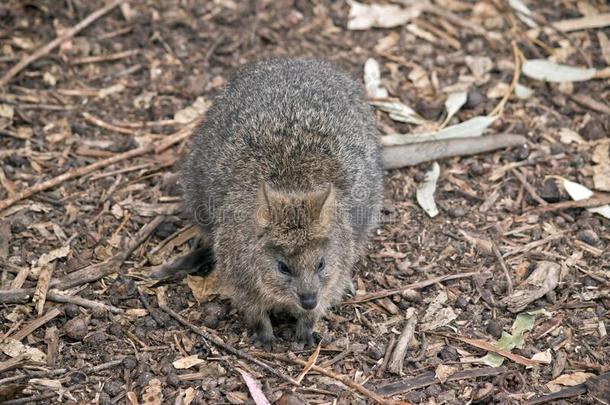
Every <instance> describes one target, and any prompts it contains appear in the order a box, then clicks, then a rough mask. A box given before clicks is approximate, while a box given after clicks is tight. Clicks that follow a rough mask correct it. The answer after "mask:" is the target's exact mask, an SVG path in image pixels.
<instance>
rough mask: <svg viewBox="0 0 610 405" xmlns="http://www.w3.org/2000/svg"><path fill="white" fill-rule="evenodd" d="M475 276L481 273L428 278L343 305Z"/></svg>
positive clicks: (377, 292)
mask: <svg viewBox="0 0 610 405" xmlns="http://www.w3.org/2000/svg"><path fill="white" fill-rule="evenodd" d="M477 274H481V273H480V272H478V271H472V272H469V273H459V274H447V275H444V276H439V277H433V278H429V279H428V280H424V281H418V282H417V283H412V284H406V285H403V286H402V287H399V288H393V289H391V290H382V291H376V292H372V293H368V294H363V295H356V296H355V297H354V298H352V299H349V300H347V301H345V302H344V304H359V303H361V302H367V301H372V300H376V299H379V298H384V297H389V296H390V295H394V294H401V293H402V292H403V291H405V290H416V289H419V288H425V287H428V286H430V285H433V284H436V283H441V282H443V281H449V280H457V279H459V278H466V277H472V276H475V275H477Z"/></svg>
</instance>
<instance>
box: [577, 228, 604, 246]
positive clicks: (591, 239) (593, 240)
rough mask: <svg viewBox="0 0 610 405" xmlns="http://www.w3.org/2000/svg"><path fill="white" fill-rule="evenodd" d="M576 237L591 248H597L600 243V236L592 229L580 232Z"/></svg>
mask: <svg viewBox="0 0 610 405" xmlns="http://www.w3.org/2000/svg"><path fill="white" fill-rule="evenodd" d="M576 237H577V238H578V239H579V240H581V241H583V242H585V243H586V244H587V245H590V246H596V245H597V244H599V241H600V239H599V236H598V235H597V233H595V231H593V230H592V229H584V230H582V231H580V232H578V233H577V234H576Z"/></svg>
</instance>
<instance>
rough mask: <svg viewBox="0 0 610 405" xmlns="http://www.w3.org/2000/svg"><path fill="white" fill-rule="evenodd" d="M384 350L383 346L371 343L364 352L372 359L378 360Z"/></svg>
mask: <svg viewBox="0 0 610 405" xmlns="http://www.w3.org/2000/svg"><path fill="white" fill-rule="evenodd" d="M384 352H385V347H384V346H383V345H381V344H373V345H371V346H368V348H367V350H366V353H367V354H368V355H369V357H370V358H372V359H373V360H379V359H380V358H382V357H383V354H384Z"/></svg>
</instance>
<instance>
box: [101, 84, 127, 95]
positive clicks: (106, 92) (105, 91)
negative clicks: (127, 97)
mask: <svg viewBox="0 0 610 405" xmlns="http://www.w3.org/2000/svg"><path fill="white" fill-rule="evenodd" d="M123 90H125V86H124V85H123V84H121V83H119V84H115V85H113V86H110V87H106V88H104V89H100V90H99V91H98V92H97V95H98V97H100V98H106V97H108V96H110V95H112V94H116V93H120V92H122V91H123Z"/></svg>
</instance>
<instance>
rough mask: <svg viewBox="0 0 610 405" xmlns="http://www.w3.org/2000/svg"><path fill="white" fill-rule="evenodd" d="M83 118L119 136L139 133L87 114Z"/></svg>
mask: <svg viewBox="0 0 610 405" xmlns="http://www.w3.org/2000/svg"><path fill="white" fill-rule="evenodd" d="M83 118H85V121H87V122H89V123H91V124H93V125H96V126H98V127H100V128H104V129H108V130H110V131H114V132H118V133H120V134H127V135H137V134H138V133H139V131H136V130H133V129H130V128H123V127H120V126H118V125H114V124H110V123H108V122H106V121H103V120H101V119H100V118H97V117H94V116H93V115H91V114H89V113H88V112H84V113H83ZM149 135H156V136H159V135H158V134H149Z"/></svg>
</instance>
